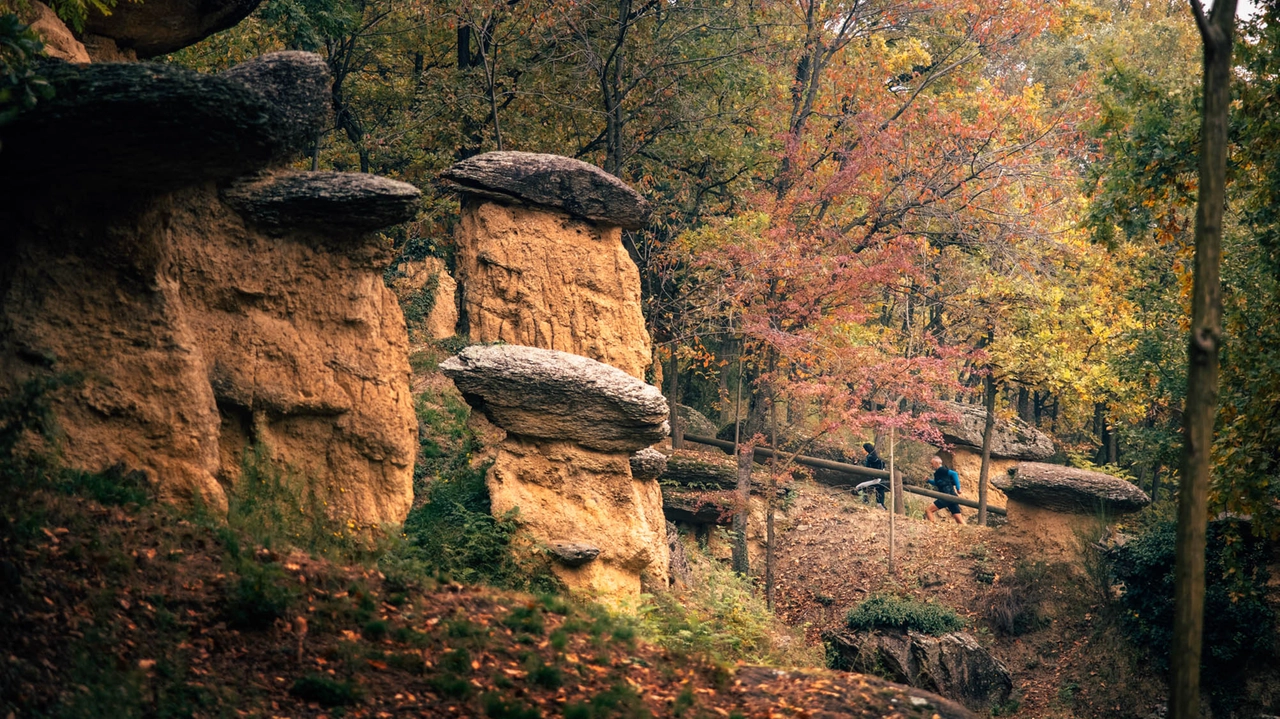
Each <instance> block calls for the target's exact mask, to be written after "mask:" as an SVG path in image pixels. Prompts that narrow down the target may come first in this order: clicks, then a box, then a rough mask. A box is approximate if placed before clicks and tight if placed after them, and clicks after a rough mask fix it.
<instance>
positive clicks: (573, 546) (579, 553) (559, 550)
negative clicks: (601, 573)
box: [547, 542, 600, 567]
mask: <svg viewBox="0 0 1280 719" xmlns="http://www.w3.org/2000/svg"><path fill="white" fill-rule="evenodd" d="M547 551H548V552H550V553H551V556H553V557H555V559H556V561H558V562H560V563H561V564H563V565H564V566H566V567H581V566H582V565H584V564H586V563H587V562H590V561H591V560H593V559H595V558H596V557H598V556H600V548H599V547H593V546H591V545H590V544H584V543H582V542H553V543H552V544H551V546H550V547H548V549H547Z"/></svg>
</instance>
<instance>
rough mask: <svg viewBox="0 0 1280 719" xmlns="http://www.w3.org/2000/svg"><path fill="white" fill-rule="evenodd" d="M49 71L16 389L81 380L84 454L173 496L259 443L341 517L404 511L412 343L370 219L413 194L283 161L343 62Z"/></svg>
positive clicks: (17, 309)
mask: <svg viewBox="0 0 1280 719" xmlns="http://www.w3.org/2000/svg"><path fill="white" fill-rule="evenodd" d="M161 4H163V3H161ZM148 5H149V4H148ZM127 10H128V9H127V8H124V7H123V6H122V7H121V8H120V11H121V12H122V13H123V12H127ZM41 72H42V74H44V75H45V76H46V77H47V78H48V79H49V81H50V82H51V83H52V84H53V85H54V87H55V90H56V91H57V94H56V95H55V96H54V97H53V98H52V99H50V100H47V101H41V102H40V103H39V104H38V105H37V106H36V108H35V109H34V110H32V111H31V112H28V113H26V114H24V115H22V116H21V117H19V118H18V119H17V120H16V121H15V122H13V123H11V124H9V125H7V126H5V127H4V128H3V129H0V142H3V146H4V152H3V153H0V197H3V198H4V200H3V201H0V226H3V227H5V228H6V231H5V232H4V233H3V235H0V393H6V392H9V391H12V390H13V389H14V388H16V387H17V386H19V385H20V384H22V383H23V382H25V381H27V380H29V379H32V378H36V377H40V376H49V375H56V374H62V373H72V374H78V375H80V376H81V378H82V380H81V381H80V382H79V383H78V384H77V385H75V386H73V387H71V388H69V390H67V391H66V392H64V393H63V394H61V395H59V396H58V397H57V401H56V403H55V411H56V413H57V416H58V419H59V423H60V425H61V429H62V430H63V433H64V435H65V437H64V447H63V456H64V458H65V459H66V461H67V462H68V463H69V464H70V465H71V466H73V467H78V468H82V469H85V470H90V471H97V470H101V469H104V468H106V467H111V466H114V465H117V464H121V465H124V466H125V467H126V468H128V469H138V470H141V471H143V472H144V473H145V474H146V475H147V477H148V478H149V479H150V481H151V482H152V483H153V484H154V485H155V486H156V488H157V489H158V491H159V493H160V494H161V495H162V496H165V497H168V498H173V499H181V498H184V497H190V496H192V495H199V496H201V497H203V499H204V501H205V502H206V503H207V504H209V505H211V506H213V507H225V506H226V491H227V490H228V489H229V488H231V487H232V486H233V485H234V484H235V482H236V481H237V479H238V477H239V474H240V468H241V463H242V459H243V457H244V455H245V452H246V451H247V450H248V449H250V448H251V447H257V448H259V451H264V452H265V453H266V456H267V457H269V458H270V459H272V460H275V461H277V462H279V463H281V464H284V465H287V466H289V467H291V468H292V469H293V470H294V474H296V475H297V476H298V477H299V478H300V479H302V480H305V481H306V482H307V488H308V489H309V490H312V491H315V492H316V493H317V494H318V495H319V497H320V498H321V499H323V500H325V501H328V503H329V505H330V507H332V508H333V511H334V513H335V514H336V515H338V516H339V517H342V518H347V519H352V520H354V521H356V522H359V523H360V524H364V525H368V524H379V523H384V522H398V521H401V520H403V518H404V517H405V515H406V514H407V512H408V510H409V506H410V503H411V499H412V489H411V486H412V484H411V483H412V465H413V457H414V451H415V431H414V430H415V427H416V419H415V416H414V413H413V404H412V401H411V396H410V391H409V382H408V380H409V367H408V361H407V349H408V341H407V337H406V334H405V328H404V321H403V318H402V316H401V313H400V309H399V306H398V304H397V303H396V301H395V297H394V296H393V295H392V294H391V293H390V291H389V290H387V289H386V288H385V287H384V285H383V283H382V278H381V275H382V269H383V268H384V267H385V266H386V264H387V263H388V262H389V261H390V260H391V257H392V250H391V248H390V247H389V246H387V245H386V244H385V243H384V242H383V241H381V240H379V239H377V237H376V236H375V235H373V234H372V233H371V231H372V230H375V229H378V228H381V227H384V226H387V225H390V224H394V223H398V222H402V221H404V220H405V219H408V218H409V217H411V216H412V215H413V213H414V212H415V211H416V203H417V198H418V192H417V190H416V189H414V188H413V187H412V186H409V185H406V184H404V183H399V182H393V181H391V180H387V179H384V178H376V177H370V176H367V175H347V174H344V173H297V172H293V171H290V170H287V169H284V166H285V164H286V163H287V162H288V160H289V159H290V158H291V157H292V156H293V155H294V153H296V152H297V151H299V150H300V149H301V147H302V146H303V144H304V143H305V142H306V138H309V137H312V136H313V133H314V131H315V130H316V129H317V128H319V127H320V126H322V125H323V124H324V123H325V122H327V113H328V101H327V99H326V98H327V93H328V84H329V79H328V73H327V69H326V66H325V64H324V62H323V61H322V60H321V59H320V58H319V57H317V56H315V55H312V54H308V53H296V52H288V53H277V54H274V55H269V56H265V57H263V58H259V59H258V60H254V61H250V62H249V63H245V64H244V65H241V66H239V67H237V68H235V69H233V70H231V71H229V72H227V73H224V74H223V75H218V76H213V75H202V74H199V73H195V72H191V71H187V70H184V69H181V68H178V67H174V66H167V65H149V64H91V65H83V66H76V65H68V64H65V63H53V64H50V65H48V66H45V67H43V68H42V70H41Z"/></svg>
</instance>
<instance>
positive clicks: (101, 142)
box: [0, 52, 329, 195]
mask: <svg viewBox="0 0 1280 719" xmlns="http://www.w3.org/2000/svg"><path fill="white" fill-rule="evenodd" d="M39 73H40V74H41V75H43V76H44V77H45V79H46V80H48V82H49V84H50V85H51V86H53V89H54V91H55V94H54V96H53V97H52V98H50V99H48V100H42V101H41V102H40V103H38V104H37V105H36V106H35V107H34V108H33V109H32V110H31V111H29V112H26V113H23V114H22V115H20V116H19V117H18V118H17V119H16V120H14V121H13V122H12V123H10V124H8V125H6V126H4V127H3V128H0V142H2V143H3V145H4V152H0V184H4V185H11V186H12V187H13V188H14V189H15V190H18V191H23V192H40V191H56V192H58V193H61V194H64V195H66V194H76V193H79V192H92V193H94V194H99V195H111V194H139V193H141V192H146V191H149V190H157V191H172V190H175V189H179V188H181V187H183V186H184V185H188V184H192V183H196V182H203V181H208V180H215V181H222V180H228V179H231V178H234V177H237V176H241V175H245V174H248V173H252V172H256V171H258V170H260V169H262V168H265V167H268V166H271V165H278V164H281V163H282V162H284V161H285V160H287V159H288V157H289V156H290V155H291V154H292V153H294V152H297V151H298V150H299V149H301V148H302V147H303V146H305V144H306V143H307V142H308V141H309V140H310V139H312V138H314V136H315V131H316V130H317V129H318V128H320V127H321V126H322V125H323V124H324V122H325V121H326V119H327V118H328V113H329V102H328V92H329V91H328V83H329V71H328V67H327V66H326V65H325V64H324V61H323V60H321V59H320V57H319V56H317V55H314V54H312V53H302V52H286V53H273V54H272V55H267V56H264V57H262V58H258V59H256V60H250V61H249V62H247V63H244V64H243V65H239V66H237V67H235V68H232V69H231V70H228V71H227V72H225V73H223V74H221V75H206V74H202V73H198V72H194V71H191V70H187V69H185V68H181V67H177V66H174V65H158V64H151V63H132V64H128V63H125V64H121V63H102V64H91V65H72V64H68V63H65V62H59V61H49V62H46V63H41V65H40V68H39ZM69 186H70V187H69ZM72 190H74V192H73V191H72Z"/></svg>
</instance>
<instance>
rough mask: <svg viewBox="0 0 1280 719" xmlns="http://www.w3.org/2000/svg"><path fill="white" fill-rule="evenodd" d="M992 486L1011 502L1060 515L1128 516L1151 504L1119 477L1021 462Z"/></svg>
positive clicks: (1052, 465)
mask: <svg viewBox="0 0 1280 719" xmlns="http://www.w3.org/2000/svg"><path fill="white" fill-rule="evenodd" d="M992 483H993V484H994V485H995V486H996V487H997V488H999V489H1000V490H1001V491H1003V492H1004V493H1005V494H1006V495H1008V497H1009V499H1011V500H1014V501H1017V502H1021V503H1023V504H1029V505H1032V506H1035V507H1042V508H1044V509H1051V510H1054V511H1058V512H1070V513H1076V514H1089V513H1093V512H1096V511H1098V510H1099V509H1106V510H1108V511H1111V512H1120V513H1127V512H1136V511H1138V510H1139V509H1142V508H1143V507H1145V506H1147V505H1148V504H1150V503H1151V498H1150V497H1148V496H1147V493H1146V492H1143V491H1142V490H1141V489H1139V488H1138V487H1137V486H1136V485H1134V484H1132V483H1130V482H1127V481H1125V480H1123V479H1120V478H1119V477H1113V476H1111V475H1109V474H1103V473H1102V472H1091V471H1088V470H1084V469H1075V468H1074V467H1064V466H1062V465H1058V464H1043V463H1041V462H1021V463H1019V464H1018V465H1017V466H1016V467H1014V468H1013V469H1010V470H1009V471H1008V472H1007V473H1005V474H1002V475H996V476H995V477H993V478H992Z"/></svg>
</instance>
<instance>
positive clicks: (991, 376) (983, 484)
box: [978, 369, 996, 525]
mask: <svg viewBox="0 0 1280 719" xmlns="http://www.w3.org/2000/svg"><path fill="white" fill-rule="evenodd" d="M986 384H987V423H986V424H985V425H983V427H982V469H981V470H979V472H978V524H980V525H986V523H987V477H988V476H989V475H990V473H991V438H992V437H993V436H994V435H995V433H996V432H995V429H996V378H995V370H994V369H993V370H991V372H989V373H988V374H987V377H986Z"/></svg>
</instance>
